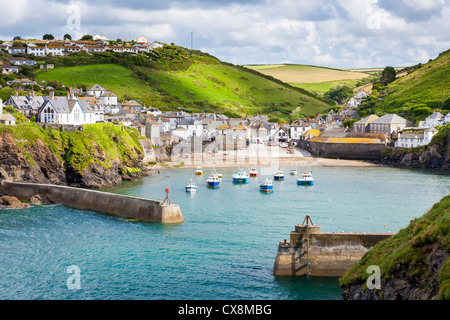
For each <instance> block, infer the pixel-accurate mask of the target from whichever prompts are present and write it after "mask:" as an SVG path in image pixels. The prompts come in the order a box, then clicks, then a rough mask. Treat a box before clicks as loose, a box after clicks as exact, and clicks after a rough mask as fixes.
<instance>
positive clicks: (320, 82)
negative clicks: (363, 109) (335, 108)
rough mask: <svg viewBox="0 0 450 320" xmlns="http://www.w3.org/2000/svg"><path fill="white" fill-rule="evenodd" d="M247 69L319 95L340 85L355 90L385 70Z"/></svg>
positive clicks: (316, 67) (322, 68)
mask: <svg viewBox="0 0 450 320" xmlns="http://www.w3.org/2000/svg"><path fill="white" fill-rule="evenodd" d="M246 67H247V68H250V69H253V70H256V71H258V72H261V73H263V74H265V75H269V76H272V77H274V78H277V79H279V80H281V81H283V82H286V83H289V84H290V85H292V86H295V87H299V88H303V89H305V90H308V91H311V92H316V93H318V94H323V93H325V92H327V91H328V90H330V89H331V88H333V87H336V86H338V85H341V86H344V85H346V86H349V87H350V88H354V87H356V85H357V84H359V85H362V84H365V81H364V79H366V80H369V78H371V76H372V75H374V74H376V75H378V74H379V73H380V72H381V71H382V70H383V69H381V70H380V69H367V70H366V69H361V70H344V69H335V68H327V67H320V66H309V65H296V64H281V65H249V66H246Z"/></svg>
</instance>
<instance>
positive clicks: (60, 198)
mask: <svg viewBox="0 0 450 320" xmlns="http://www.w3.org/2000/svg"><path fill="white" fill-rule="evenodd" d="M1 191H2V192H3V193H4V194H6V195H8V196H12V197H17V198H18V199H20V200H26V201H30V200H31V199H32V198H33V197H36V196H39V197H40V199H41V201H42V202H43V203H61V204H64V205H67V206H70V207H73V208H77V209H82V210H93V211H99V212H104V213H109V214H113V215H116V216H119V217H123V218H132V219H139V220H143V221H149V222H160V223H182V222H183V221H184V219H183V215H182V214H181V210H180V207H179V206H178V205H177V204H167V203H163V202H161V201H156V200H149V199H143V198H137V197H131V196H124V195H119V194H114V193H107V192H101V191H94V190H87V189H80V188H72V187H66V186H57V185H48V184H34V183H20V182H8V181H2V184H1Z"/></svg>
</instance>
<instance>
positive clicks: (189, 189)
mask: <svg viewBox="0 0 450 320" xmlns="http://www.w3.org/2000/svg"><path fill="white" fill-rule="evenodd" d="M185 188H186V192H190V193H195V192H197V189H198V187H197V186H196V185H195V183H194V181H192V179H191V180H190V181H189V184H188V185H187V186H186V187H185Z"/></svg>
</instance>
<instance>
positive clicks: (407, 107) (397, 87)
mask: <svg viewBox="0 0 450 320" xmlns="http://www.w3.org/2000/svg"><path fill="white" fill-rule="evenodd" d="M386 91H387V95H385V96H381V95H378V96H375V97H374V99H373V100H372V101H369V102H368V103H366V104H365V105H363V106H361V109H365V112H366V113H367V114H369V113H376V114H378V115H382V114H386V113H396V114H399V115H401V116H403V117H405V118H408V119H410V120H412V121H414V122H416V123H417V122H418V121H420V120H423V119H425V118H426V117H427V116H428V115H429V114H431V112H433V110H437V111H442V112H444V113H447V112H448V111H449V110H448V109H446V110H440V108H441V107H442V106H443V104H444V102H445V101H446V100H447V99H449V96H450V50H448V51H446V52H443V53H441V54H440V56H439V57H437V58H436V59H434V60H431V61H430V62H428V63H426V64H424V65H423V66H422V67H421V68H418V69H416V70H415V71H413V72H411V73H410V74H408V75H406V76H404V77H401V78H398V79H397V80H395V81H394V82H392V83H390V84H389V85H388V86H387V87H386ZM377 99H380V100H377ZM447 108H448V107H447Z"/></svg>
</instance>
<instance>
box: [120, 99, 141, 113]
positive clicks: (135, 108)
mask: <svg viewBox="0 0 450 320" xmlns="http://www.w3.org/2000/svg"><path fill="white" fill-rule="evenodd" d="M116 101H117V99H116ZM122 107H123V108H129V109H130V110H131V111H132V112H134V113H140V112H141V111H142V106H141V105H140V104H139V103H138V102H137V101H135V100H128V101H126V102H125V103H123V104H122Z"/></svg>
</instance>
